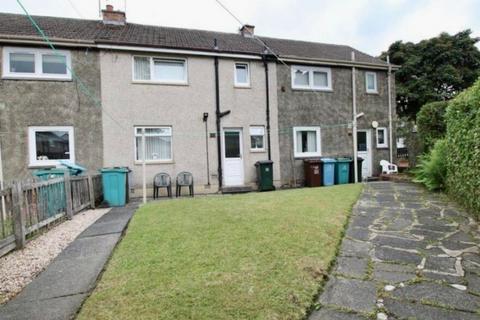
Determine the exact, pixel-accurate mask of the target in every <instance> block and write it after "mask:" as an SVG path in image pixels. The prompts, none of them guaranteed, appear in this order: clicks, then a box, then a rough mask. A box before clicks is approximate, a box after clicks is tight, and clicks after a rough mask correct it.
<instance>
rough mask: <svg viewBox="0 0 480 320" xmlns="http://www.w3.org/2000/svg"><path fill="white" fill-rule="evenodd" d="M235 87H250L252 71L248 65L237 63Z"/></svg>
mask: <svg viewBox="0 0 480 320" xmlns="http://www.w3.org/2000/svg"><path fill="white" fill-rule="evenodd" d="M235 86H236V87H249V86H250V70H249V65H248V63H235Z"/></svg>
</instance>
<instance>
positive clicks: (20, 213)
mask: <svg viewBox="0 0 480 320" xmlns="http://www.w3.org/2000/svg"><path fill="white" fill-rule="evenodd" d="M0 198H1V205H0V206H1V212H0V257H1V256H3V255H5V254H6V253H8V252H10V251H12V250H14V249H16V248H17V249H18V248H23V247H24V246H25V243H26V241H27V240H28V239H29V238H31V236H32V235H33V234H34V233H35V232H37V231H38V230H41V229H42V228H44V227H46V226H48V225H49V224H51V223H53V222H57V221H59V220H60V219H65V218H66V219H71V218H72V217H73V215H74V214H76V213H78V212H80V211H82V210H83V209H86V208H95V206H96V205H98V204H99V203H100V202H101V201H102V200H103V191H102V182H101V176H100V175H93V176H75V177H70V176H69V175H68V174H67V175H65V177H61V178H54V179H49V180H45V181H23V182H15V183H12V184H11V185H8V186H4V187H3V189H1V190H0Z"/></svg>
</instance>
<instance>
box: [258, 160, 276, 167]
mask: <svg viewBox="0 0 480 320" xmlns="http://www.w3.org/2000/svg"><path fill="white" fill-rule="evenodd" d="M272 163H273V161H272V160H259V161H257V162H255V165H256V166H259V165H262V164H272Z"/></svg>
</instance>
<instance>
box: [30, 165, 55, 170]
mask: <svg viewBox="0 0 480 320" xmlns="http://www.w3.org/2000/svg"><path fill="white" fill-rule="evenodd" d="M56 167H57V165H55V164H29V165H28V169H42V168H45V169H50V168H56Z"/></svg>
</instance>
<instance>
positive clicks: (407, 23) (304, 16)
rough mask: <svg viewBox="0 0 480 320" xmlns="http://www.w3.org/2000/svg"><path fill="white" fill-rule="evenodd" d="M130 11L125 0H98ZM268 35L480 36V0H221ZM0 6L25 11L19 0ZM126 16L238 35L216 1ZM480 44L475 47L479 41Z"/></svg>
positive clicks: (363, 42) (378, 47)
mask: <svg viewBox="0 0 480 320" xmlns="http://www.w3.org/2000/svg"><path fill="white" fill-rule="evenodd" d="M100 1H101V3H102V6H105V4H106V3H110V4H113V5H114V6H115V8H119V9H122V10H123V9H124V8H125V0H112V1H106V0H100ZM221 1H222V3H223V4H225V6H227V7H228V8H229V9H230V10H231V11H232V12H233V13H234V14H235V15H236V16H237V17H238V18H239V19H240V20H241V21H242V22H243V23H250V24H253V25H255V26H256V28H255V33H256V34H258V35H263V36H270V37H278V38H289V39H298V40H307V41H316V42H326V43H336V44H347V45H351V46H353V47H355V48H357V49H359V50H361V51H364V52H366V53H369V54H371V55H375V56H377V55H379V54H380V53H381V52H382V51H384V50H386V49H387V48H388V46H389V45H390V44H391V43H392V42H394V41H396V40H403V41H413V42H417V41H419V40H422V39H425V38H429V37H433V36H436V35H438V34H439V33H441V32H443V31H446V32H449V33H456V32H458V31H461V30H464V29H467V28H470V29H472V30H473V32H474V35H475V36H477V37H480V0H454V1H453V0H221ZM21 2H22V3H23V4H24V5H25V7H26V9H27V10H28V11H29V12H30V13H31V14H37V15H49V16H63V17H73V18H85V19H98V18H99V14H98V7H99V5H98V3H99V0H41V1H39V0H21ZM0 11H2V12H13V13H22V10H21V8H20V7H19V6H18V4H17V0H0ZM126 11H127V21H129V22H136V23H143V24H152V25H163V26H173V27H181V28H193V29H206V30H215V31H225V32H236V31H237V30H238V27H239V23H238V22H237V21H235V20H234V19H233V18H232V17H231V16H230V15H229V14H228V13H227V12H226V11H225V10H224V9H223V8H221V7H220V6H219V5H218V4H217V3H216V1H215V0H126ZM478 45H479V44H477V46H478Z"/></svg>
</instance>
